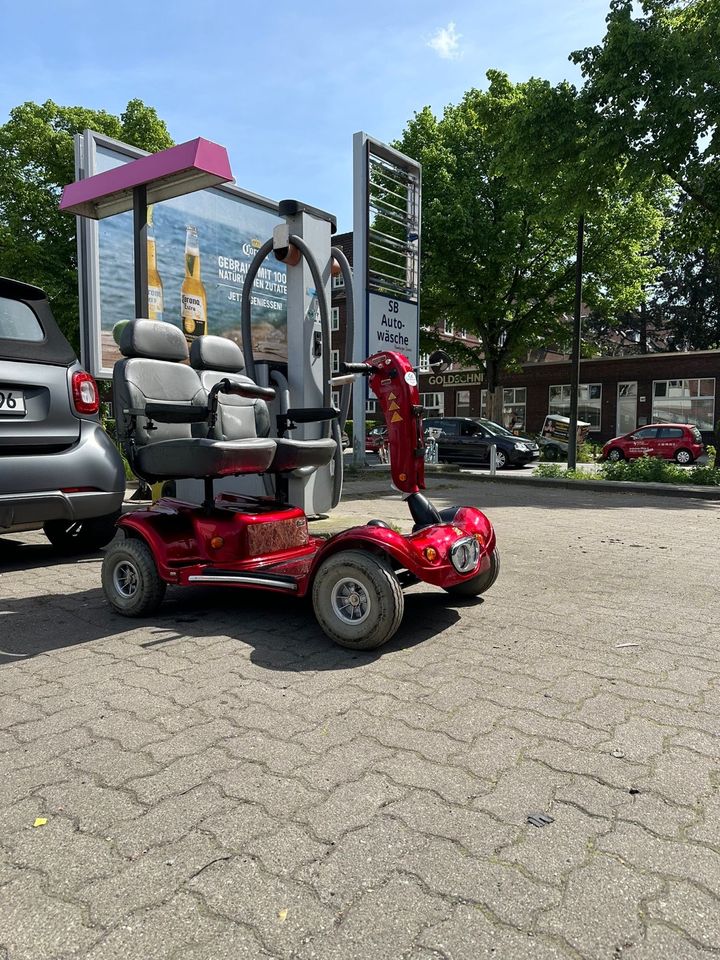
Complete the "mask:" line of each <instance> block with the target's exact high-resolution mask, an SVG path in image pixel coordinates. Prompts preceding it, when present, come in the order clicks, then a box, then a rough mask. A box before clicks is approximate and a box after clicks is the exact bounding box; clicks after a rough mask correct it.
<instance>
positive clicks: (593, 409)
mask: <svg viewBox="0 0 720 960" xmlns="http://www.w3.org/2000/svg"><path fill="white" fill-rule="evenodd" d="M601 412H602V384H600V383H581V384H580V391H579V393H578V420H584V421H585V422H586V423H589V424H590V429H591V430H599V429H600V421H601ZM548 413H556V414H559V415H560V416H561V417H569V416H570V384H569V383H564V384H562V385H559V386H552V387H550V398H549V402H548Z"/></svg>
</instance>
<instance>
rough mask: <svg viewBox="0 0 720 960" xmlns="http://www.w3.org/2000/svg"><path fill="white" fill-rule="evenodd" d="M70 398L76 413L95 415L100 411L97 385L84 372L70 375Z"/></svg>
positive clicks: (79, 371)
mask: <svg viewBox="0 0 720 960" xmlns="http://www.w3.org/2000/svg"><path fill="white" fill-rule="evenodd" d="M72 398H73V403H74V404H75V409H76V410H77V412H78V413H97V412H98V410H99V409H100V395H99V393H98V388H97V384H96V383H95V381H94V380H93V378H92V377H91V376H90V374H89V373H85V371H84V370H78V372H77V373H74V374H73V375H72Z"/></svg>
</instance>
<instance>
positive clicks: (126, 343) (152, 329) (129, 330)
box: [120, 320, 188, 360]
mask: <svg viewBox="0 0 720 960" xmlns="http://www.w3.org/2000/svg"><path fill="white" fill-rule="evenodd" d="M120 353H122V355H123V356H124V357H144V358H147V359H149V360H187V358H188V348H187V343H186V342H185V337H184V336H183V334H182V331H181V330H180V329H179V327H176V326H173V324H172V323H167V322H166V321H164V320H131V321H130V323H128V325H127V326H126V327H125V328H124V329H123V331H122V333H121V334H120Z"/></svg>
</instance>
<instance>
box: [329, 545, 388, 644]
mask: <svg viewBox="0 0 720 960" xmlns="http://www.w3.org/2000/svg"><path fill="white" fill-rule="evenodd" d="M312 598H313V609H314V610H315V616H316V617H317V621H318V623H319V624H320V626H321V628H322V629H323V631H324V632H325V633H326V634H327V636H328V637H330V639H331V640H334V641H335V643H339V644H340V646H342V647H349V648H350V649H351V650H374V649H375V648H376V647H379V646H381V645H382V644H383V643H387V641H388V640H389V639H390V638H391V637H392V636H393V635H394V633H395V631H396V630H397V628H398V627H399V626H400V621H401V620H402V617H403V612H404V609H405V597H404V596H403V592H402V589H401V587H400V584H399V583H398V579H397V577H396V576H395V573H394V572H393V571H392V570H391V569H390V567H389V566H388V564H387V563H386V562H385V561H384V560H382V559H380V558H378V557H375V556H373V555H372V554H369V553H364V552H363V551H361V550H344V551H343V552H342V553H336V554H333V555H332V556H330V557H328V558H327V559H326V560H324V561H323V562H322V563H321V564H320V567H319V569H318V572H317V574H316V576H315V581H314V583H313V595H312Z"/></svg>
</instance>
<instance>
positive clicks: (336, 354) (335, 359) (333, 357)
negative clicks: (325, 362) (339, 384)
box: [330, 350, 340, 373]
mask: <svg viewBox="0 0 720 960" xmlns="http://www.w3.org/2000/svg"><path fill="white" fill-rule="evenodd" d="M330 362H331V364H332V372H333V373H337V372H338V370H339V369H340V351H339V350H331V351H330Z"/></svg>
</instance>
